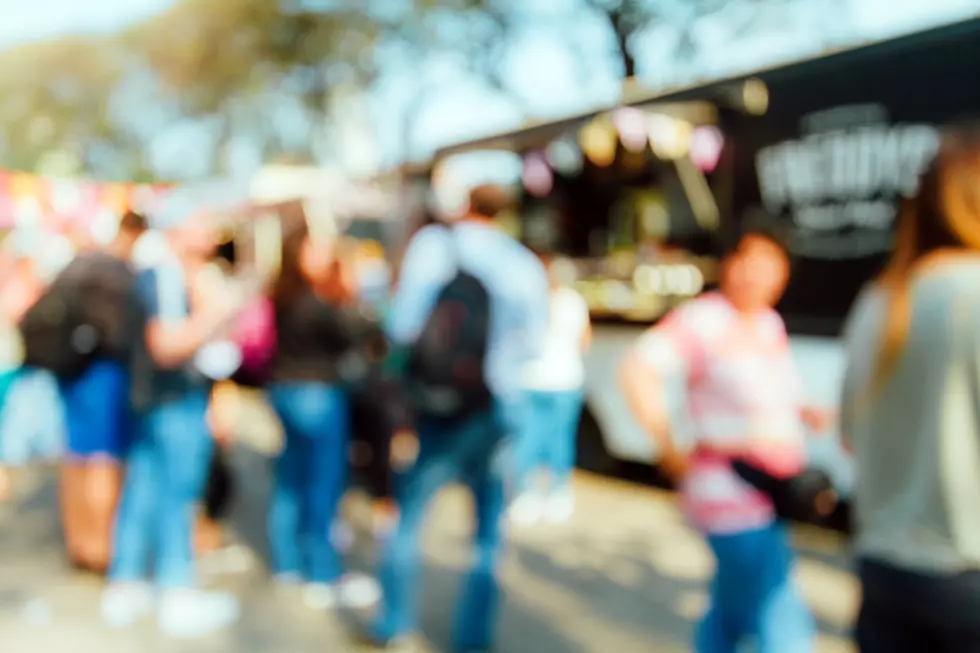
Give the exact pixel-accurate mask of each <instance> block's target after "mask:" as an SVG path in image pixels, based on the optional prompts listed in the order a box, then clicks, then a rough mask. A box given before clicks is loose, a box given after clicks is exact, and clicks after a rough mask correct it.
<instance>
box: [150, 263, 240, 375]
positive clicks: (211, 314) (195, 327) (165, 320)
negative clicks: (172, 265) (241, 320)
mask: <svg viewBox="0 0 980 653" xmlns="http://www.w3.org/2000/svg"><path fill="white" fill-rule="evenodd" d="M161 274H162V275H166V276H165V277H163V278H159V277H158V275H161ZM140 283H141V291H142V295H143V298H144V302H145V308H146V311H147V314H148V323H147V326H146V347H147V351H148V352H149V354H150V357H151V358H152V359H153V362H154V363H155V364H156V365H157V366H158V367H160V368H161V369H177V368H179V367H181V366H182V365H184V364H185V363H187V361H189V360H190V359H191V358H193V357H194V355H195V354H196V353H197V351H198V350H199V349H200V348H201V347H203V346H204V345H205V344H206V343H207V342H209V341H210V340H212V339H214V338H215V337H216V336H217V335H218V334H219V333H221V332H222V331H224V330H225V329H227V328H228V327H229V326H231V323H232V321H233V320H234V318H235V316H236V315H237V314H238V311H239V310H240V308H241V306H242V298H241V297H240V293H239V292H238V289H235V290H231V289H229V292H228V293H224V294H222V295H221V296H220V297H213V298H211V301H209V302H207V303H206V304H205V305H203V306H200V307H198V308H197V309H196V310H195V311H194V312H192V313H190V314H188V312H187V300H186V297H187V295H186V292H185V286H184V278H183V275H181V274H180V273H179V272H176V273H175V271H174V270H171V269H168V268H165V267H161V268H157V269H154V270H152V271H149V272H148V273H145V274H144V275H142V277H141V282H140Z"/></svg>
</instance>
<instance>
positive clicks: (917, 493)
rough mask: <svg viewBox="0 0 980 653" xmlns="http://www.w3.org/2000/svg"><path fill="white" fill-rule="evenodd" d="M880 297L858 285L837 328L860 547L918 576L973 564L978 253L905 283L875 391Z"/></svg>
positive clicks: (978, 471) (976, 556)
mask: <svg viewBox="0 0 980 653" xmlns="http://www.w3.org/2000/svg"><path fill="white" fill-rule="evenodd" d="M885 300H886V295H885V294H884V293H883V292H882V291H880V290H878V289H874V288H869V289H867V290H866V291H865V292H864V293H863V294H862V295H861V297H859V298H858V301H857V302H856V304H855V306H854V308H853V310H852V312H851V315H850V317H849V319H848V324H847V327H846V330H845V345H846V350H847V351H846V353H847V358H848V366H847V372H846V374H845V379H844V387H843V397H842V401H841V420H842V424H841V431H842V435H843V437H844V438H845V439H846V440H848V441H849V444H850V446H851V448H852V451H853V453H854V457H855V462H856V476H857V487H856V491H855V505H854V508H855V512H856V515H855V517H856V528H857V549H858V553H859V555H862V556H865V557H869V558H873V559H876V560H880V561H883V562H886V563H890V564H894V565H897V566H900V567H903V568H909V569H913V570H918V571H923V572H939V573H947V572H955V571H960V570H965V569H980V258H970V259H967V258H962V259H959V260H950V261H944V262H941V263H939V264H938V265H937V266H935V267H934V268H931V269H929V270H926V271H923V272H922V273H921V274H919V275H918V276H917V278H916V279H915V280H914V281H913V283H912V288H911V322H910V328H909V334H908V339H907V342H906V345H905V348H904V350H903V352H902V354H901V356H900V358H899V360H898V363H897V365H896V367H895V370H894V372H893V373H892V374H891V375H890V376H889V377H888V378H887V380H886V381H885V382H884V383H883V384H882V385H881V387H880V391H879V392H878V393H877V394H872V393H870V392H869V391H868V387H869V383H870V380H871V376H872V374H873V370H874V365H875V361H876V358H877V356H878V351H879V348H880V342H881V337H882V329H883V327H884V312H885V310H886V307H887V302H886V301H885Z"/></svg>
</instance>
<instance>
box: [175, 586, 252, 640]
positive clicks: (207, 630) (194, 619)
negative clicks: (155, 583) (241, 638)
mask: <svg viewBox="0 0 980 653" xmlns="http://www.w3.org/2000/svg"><path fill="white" fill-rule="evenodd" d="M238 616H239V607H238V600H237V599H236V598H235V597H234V596H232V595H230V594H224V593H220V592H203V591H201V590H196V589H179V590H170V591H168V592H167V593H166V594H164V595H163V596H162V597H161V599H160V607H159V609H158V611H157V627H158V628H159V629H160V632H162V633H163V634H164V635H166V636H168V637H173V638H175V639H195V638H198V637H205V636H207V635H210V634H211V633H214V632H217V631H219V630H224V629H225V628H228V627H229V626H231V625H232V624H234V623H235V622H236V621H238Z"/></svg>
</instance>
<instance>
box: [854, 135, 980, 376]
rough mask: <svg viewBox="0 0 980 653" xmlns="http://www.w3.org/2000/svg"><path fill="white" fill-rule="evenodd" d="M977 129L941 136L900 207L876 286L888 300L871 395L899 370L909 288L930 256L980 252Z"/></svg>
mask: <svg viewBox="0 0 980 653" xmlns="http://www.w3.org/2000/svg"><path fill="white" fill-rule="evenodd" d="M978 180H980V129H978V128H977V127H968V128H964V127H960V128H956V129H951V130H948V131H947V132H945V133H944V135H943V137H942V140H941V142H940V146H939V151H938V153H937V154H936V157H935V158H934V159H933V161H932V163H931V164H930V165H929V167H928V168H927V169H926V171H925V172H924V173H923V175H922V177H921V178H920V180H919V190H918V193H917V194H916V195H915V197H914V198H912V199H909V200H907V201H905V202H904V203H903V204H902V207H901V211H900V213H899V219H898V227H897V232H896V235H895V249H894V251H893V253H892V257H891V260H890V261H889V262H888V265H887V266H886V267H885V270H884V271H883V272H882V273H881V275H880V276H879V277H878V279H877V285H878V286H879V287H880V288H881V289H882V290H883V291H884V292H885V293H886V295H887V306H886V312H885V323H884V327H883V332H882V336H881V347H880V350H879V351H878V356H877V360H876V363H875V369H874V374H873V376H872V380H871V388H870V389H871V390H872V391H873V392H874V391H877V390H878V389H880V388H881V387H882V385H883V384H884V382H885V381H886V380H887V379H888V377H889V375H890V374H891V373H892V372H893V371H894V370H895V367H896V366H897V365H898V360H899V358H900V357H901V354H902V351H903V350H904V348H905V343H906V341H907V340H908V336H909V328H910V321H911V318H912V296H911V284H912V279H913V276H914V273H915V271H916V269H917V267H918V265H919V263H920V262H922V260H923V259H924V258H925V257H927V256H928V255H929V254H932V253H934V252H938V251H940V250H944V249H959V250H978V251H980V181H978Z"/></svg>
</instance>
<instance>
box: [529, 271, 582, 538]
mask: <svg viewBox="0 0 980 653" xmlns="http://www.w3.org/2000/svg"><path fill="white" fill-rule="evenodd" d="M563 272H564V269H563V268H562V266H561V264H560V263H554V262H553V263H552V265H551V266H550V267H549V270H548V276H549V280H550V283H551V296H550V298H549V301H548V317H549V322H548V335H547V340H546V342H545V348H544V351H543V352H542V354H541V356H540V358H538V359H537V360H535V361H534V362H532V363H531V364H530V365H529V366H528V367H527V369H526V370H525V372H524V388H525V390H526V391H527V402H528V403H527V418H526V421H525V428H524V430H523V433H522V434H521V436H520V440H519V442H518V443H517V445H516V446H517V470H516V475H515V476H516V483H515V485H516V490H517V492H518V493H519V494H518V496H517V498H516V499H515V501H514V503H513V504H512V505H511V507H510V518H511V521H513V522H514V523H515V524H531V523H534V522H536V521H538V519H540V518H541V517H544V518H545V519H546V520H548V521H550V522H556V523H560V522H565V521H568V520H569V519H571V517H572V513H573V511H574V509H575V500H574V496H573V494H572V472H573V470H574V468H575V444H576V442H575V440H576V436H577V434H578V423H579V418H580V416H581V413H582V403H583V398H584V385H585V362H584V361H583V360H582V357H583V355H584V354H585V352H586V351H587V350H588V348H589V345H590V344H591V340H592V326H591V323H590V321H589V306H588V304H586V302H585V300H584V299H583V298H582V296H581V295H579V294H578V293H577V292H576V291H575V289H574V288H572V287H571V286H569V285H568V284H567V283H566V282H565V280H564V279H563V278H562V273H563ZM542 468H543V469H544V470H545V471H546V472H547V473H548V474H549V476H550V478H549V479H548V480H549V486H548V491H547V492H546V493H544V494H543V495H542V494H541V493H540V492H539V491H536V489H535V488H533V487H532V483H533V480H534V479H533V476H534V474H535V472H537V471H539V470H540V469H542Z"/></svg>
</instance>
